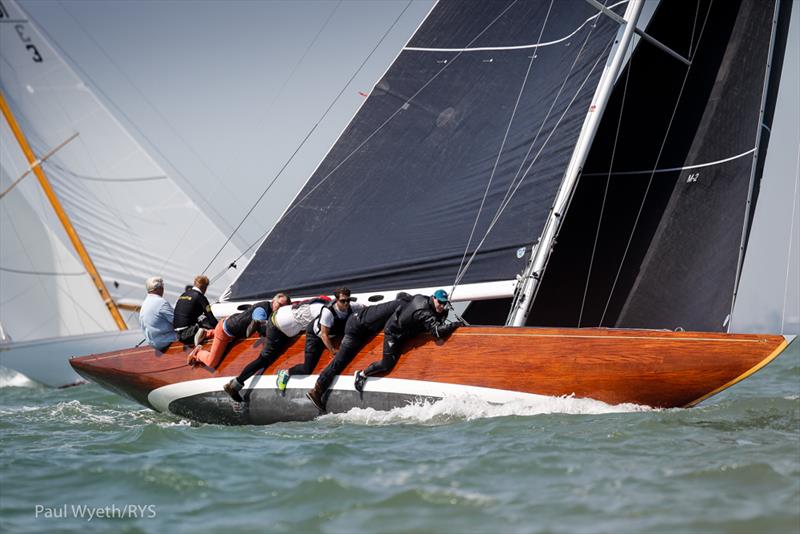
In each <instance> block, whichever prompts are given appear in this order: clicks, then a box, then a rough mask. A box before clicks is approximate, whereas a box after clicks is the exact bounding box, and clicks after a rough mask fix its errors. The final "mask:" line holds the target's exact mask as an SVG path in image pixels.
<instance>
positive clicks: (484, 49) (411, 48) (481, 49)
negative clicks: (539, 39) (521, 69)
mask: <svg viewBox="0 0 800 534" xmlns="http://www.w3.org/2000/svg"><path fill="white" fill-rule="evenodd" d="M627 2H628V0H624V1H622V2H617V3H616V4H614V5H613V6H610V7H609V9H613V8H615V7H617V6H618V5H620V4H626V3H627ZM599 16H600V13H598V14H597V15H592V16H591V17H589V18H588V19H586V20H585V21H583V24H581V25H580V26H578V27H577V28H575V31H573V32H572V33H570V34H569V35H566V36H564V37H562V38H560V39H556V40H555V41H547V42H545V43H534V44H526V45H516V46H481V47H475V48H423V47H417V46H407V47H405V48H404V49H403V50H409V51H413V52H455V53H461V52H487V51H488V52H493V51H498V52H499V51H504V50H526V49H529V50H530V49H533V48H542V47H544V46H552V45H555V44H558V43H563V42H564V41H567V40H569V39H571V38H572V37H574V36H575V34H576V33H578V32H579V31H581V29H582V28H583V27H584V26H586V25H587V24H588V23H589V22H591V21H593V20H594V19H596V18H598V17H599Z"/></svg>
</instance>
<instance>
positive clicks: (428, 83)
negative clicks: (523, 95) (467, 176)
mask: <svg viewBox="0 0 800 534" xmlns="http://www.w3.org/2000/svg"><path fill="white" fill-rule="evenodd" d="M516 3H517V0H514V1H513V2H511V3H510V4H509V5H508V6H506V8H505V9H503V11H502V12H501V13H500V14H499V15H497V17H495V18H494V19H493V20H492V21H491V22H490V23H489V24H487V25H486V27H485V28H484V29H483V30H481V31H480V33H478V34H477V35H476V36H475V37H473V38H472V40H471V41H470V42H469V43H468V44H467V45H466V46H465V47H464V49H466V48H469V46H470V45H471V44H472V43H474V42H475V41H477V40H478V39H479V38H480V37H481V36H482V35H483V34H484V33H486V31H487V30H488V29H489V28H490V27H492V25H493V24H494V23H495V22H497V21H498V20H499V19H500V18H501V17H502V16H503V15H505V13H506V12H507V11H508V10H509V9H511V7H512V6H514V5H515V4H516ZM409 5H410V2H409ZM406 9H408V6H406ZM403 11H404V12H405V9H404V10H403ZM401 15H402V13H401ZM398 20H399V17H398ZM396 23H397V20H395V22H394V23H393V24H392V26H394V24H396ZM389 29H390V30H391V28H389ZM387 33H388V32H387ZM384 37H385V36H384ZM381 40H383V38H382V39H381ZM378 44H380V43H378ZM375 48H377V45H376V47H375ZM464 49H462V50H460V51H459V52H458V53H457V54H456V55H455V56H454V57H453V59H452V60H450V61H448V62H447V63H445V64H444V66H442V68H441V69H439V70H438V71H437V72H436V73H435V74H434V75H433V76H431V78H430V79H429V80H428V81H427V82H425V83H424V84H423V85H422V87H420V88H419V89H418V90H417V91H416V92H414V94H413V95H411V96H410V97H409V98H408V99H406V101H405V102H404V103H403V104H402V105H401V106H400V107H398V108H397V110H395V111H394V113H392V114H391V115H389V117H388V118H387V119H386V120H384V121H383V122H382V123H381V124H380V125H379V126H378V127H377V128H375V129H374V130H373V131H372V133H370V134H369V135H368V136H367V137H366V138H365V139H364V141H362V142H361V143H360V144H359V145H358V146H357V147H355V148H354V149H353V150H352V151H351V152H350V153H349V154H348V155H347V156H345V157H344V158H343V159H342V161H340V162H339V163H338V164H337V165H336V166H335V167H334V168H333V169H332V170H331V171H330V172H328V174H326V175H325V176H324V177H323V178H322V179H321V180H320V181H319V182H318V183H317V184H316V185H314V187H312V188H311V189H310V190H309V191H308V192H307V193H306V194H305V195H303V197H302V198H300V199H299V200H298V201H296V202H294V203H293V205H292V206H291V207H289V209H287V210H286V212H284V214H283V215H282V216H281V217H280V218H279V219H278V220H277V221H276V222H275V223H274V224H273V225H272V227H271V228H270V229H269V230H267V231H266V232H264V233H263V234H261V236H260V237H259V238H258V239H257V240H256V241H254V242H253V243H252V244H251V245H250V246H249V247H247V249H246V250H245V251H244V252H242V254H241V255H240V256H239V257H238V258H236V259H235V260H234V261H233V262H232V263H231V264H230V266H229V267H228V268H230V267H232V266H234V265H235V264H236V262H237V261H239V260H240V259H241V258H243V257H244V256H245V255H246V254H247V253H248V252H249V251H250V249H252V248H253V247H254V246H255V245H257V244H258V243H259V242H261V240H262V239H264V238H265V237H266V236H267V235H269V233H270V232H272V230H273V229H274V228H275V227H276V226H277V225H278V223H279V222H281V220H283V219H284V218H285V217H286V216H287V215H289V214H290V213H291V212H292V211H294V209H295V208H297V207H298V206H299V205H301V204H302V203H303V201H304V200H305V199H306V198H308V197H309V195H311V194H312V193H313V192H314V191H316V189H317V188H318V187H320V186H321V185H322V184H323V183H325V182H326V181H327V180H328V178H330V177H331V176H332V175H333V174H334V173H335V172H336V171H337V170H339V168H340V167H341V166H342V165H344V164H345V163H346V162H347V161H348V160H349V159H350V158H351V157H353V156H354V155H355V154H356V153H357V152H358V151H359V150H361V148H362V147H363V146H364V145H366V144H367V143H368V142H369V141H370V139H372V138H373V137H374V136H375V135H376V134H377V133H378V132H379V131H381V130H382V129H383V128H384V127H385V126H386V125H387V124H389V122H391V121H392V120H393V119H394V118H395V117H396V116H397V115H398V114H399V113H400V112H401V111H403V110H405V109H406V108H407V107H408V104H410V103H411V102H412V101H413V100H414V98H416V97H417V96H418V95H419V94H420V93H421V92H422V91H424V90H425V88H426V87H428V86H429V85H430V84H431V83H433V81H434V80H435V79H436V78H438V77H439V76H440V75H441V74H442V72H444V71H445V70H446V69H447V68H449V67H450V65H452V64H453V63H454V62H455V61H456V60H457V59H458V58H459V57H460V56H461V55H462V54H463V53H464ZM374 51H375V49H373V51H372V52H370V55H372V53H373V52H374ZM367 59H369V56H368V57H367ZM364 62H365V63H366V60H364ZM362 66H363V63H362ZM359 69H360V67H359ZM354 76H355V75H354ZM348 83H349V82H348ZM345 87H346V86H345ZM343 90H344V89H343ZM337 98H338V97H337ZM315 127H316V126H315ZM222 274H224V271H222V272H220V273H219V274H218V275H217V276H216V277H215V279H216V278H219V277H220V276H222Z"/></svg>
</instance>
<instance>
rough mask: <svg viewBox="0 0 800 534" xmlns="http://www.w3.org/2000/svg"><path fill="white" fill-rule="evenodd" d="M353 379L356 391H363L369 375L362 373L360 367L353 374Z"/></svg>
mask: <svg viewBox="0 0 800 534" xmlns="http://www.w3.org/2000/svg"><path fill="white" fill-rule="evenodd" d="M353 379H354V381H355V386H356V391H358V392H359V393H363V392H364V383H366V381H367V375H365V374H364V373H362V372H361V369H359V370H358V371H356V372H355V373H354V374H353Z"/></svg>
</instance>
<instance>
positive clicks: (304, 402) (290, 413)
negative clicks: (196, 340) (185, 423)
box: [169, 389, 437, 425]
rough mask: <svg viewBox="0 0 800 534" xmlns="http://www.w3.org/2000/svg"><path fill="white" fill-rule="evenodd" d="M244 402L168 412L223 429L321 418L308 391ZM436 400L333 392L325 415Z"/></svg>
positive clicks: (192, 403) (204, 397) (180, 406)
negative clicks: (308, 395)
mask: <svg viewBox="0 0 800 534" xmlns="http://www.w3.org/2000/svg"><path fill="white" fill-rule="evenodd" d="M242 397H243V398H244V399H245V402H241V403H239V402H234V401H233V400H232V399H231V398H230V397H229V396H228V395H227V394H226V393H224V392H222V391H215V392H209V393H200V394H197V395H192V396H190V397H184V398H181V399H177V400H174V401H172V402H171V403H170V404H169V411H170V412H171V413H173V414H175V415H178V416H180V417H186V418H187V419H191V420H193V421H197V422H200V423H211V424H220V425H270V424H273V423H284V422H289V421H310V420H312V419H314V418H316V417H319V416H320V415H322V414H321V413H320V412H319V410H318V409H317V407H316V406H314V404H313V403H312V402H311V401H310V400H308V398H307V397H306V390H305V389H287V390H286V391H284V392H283V393H281V392H279V391H278V390H275V389H252V390H243V391H242ZM424 400H431V401H432V400H437V399H435V398H434V397H424V396H420V395H407V394H401V393H386V392H376V391H373V392H370V391H365V392H364V394H363V398H362V396H361V395H359V393H358V392H357V391H354V390H352V391H349V390H330V391H329V392H328V395H327V405H326V408H327V412H326V413H345V412H348V411H350V410H351V409H353V408H373V409H375V410H380V411H386V410H391V409H393V408H399V407H402V406H407V405H408V404H411V403H413V402H420V401H424Z"/></svg>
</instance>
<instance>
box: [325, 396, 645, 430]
mask: <svg viewBox="0 0 800 534" xmlns="http://www.w3.org/2000/svg"><path fill="white" fill-rule="evenodd" d="M648 411H657V410H656V409H655V408H651V407H649V406H642V405H639V404H616V405H611V404H606V403H604V402H601V401H597V400H593V399H579V398H575V397H573V396H564V397H545V396H541V397H539V398H536V399H525V400H514V401H511V402H508V403H505V404H492V403H489V402H486V401H484V400H482V399H480V398H478V397H476V396H473V395H458V396H448V397H444V398H443V399H440V400H436V401H430V400H420V401H418V402H413V403H411V404H408V405H407V406H403V407H400V408H394V409H392V410H389V411H379V410H375V409H373V408H353V409H352V410H350V411H349V412H346V413H343V414H329V415H325V416H322V417H321V418H320V419H321V420H324V421H340V422H346V423H355V424H366V425H392V424H402V423H407V424H429V425H437V424H446V423H451V422H455V421H472V420H475V419H484V418H492V417H507V416H514V415H522V416H528V415H543V414H570V415H595V414H607V413H628V412H648Z"/></svg>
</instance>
